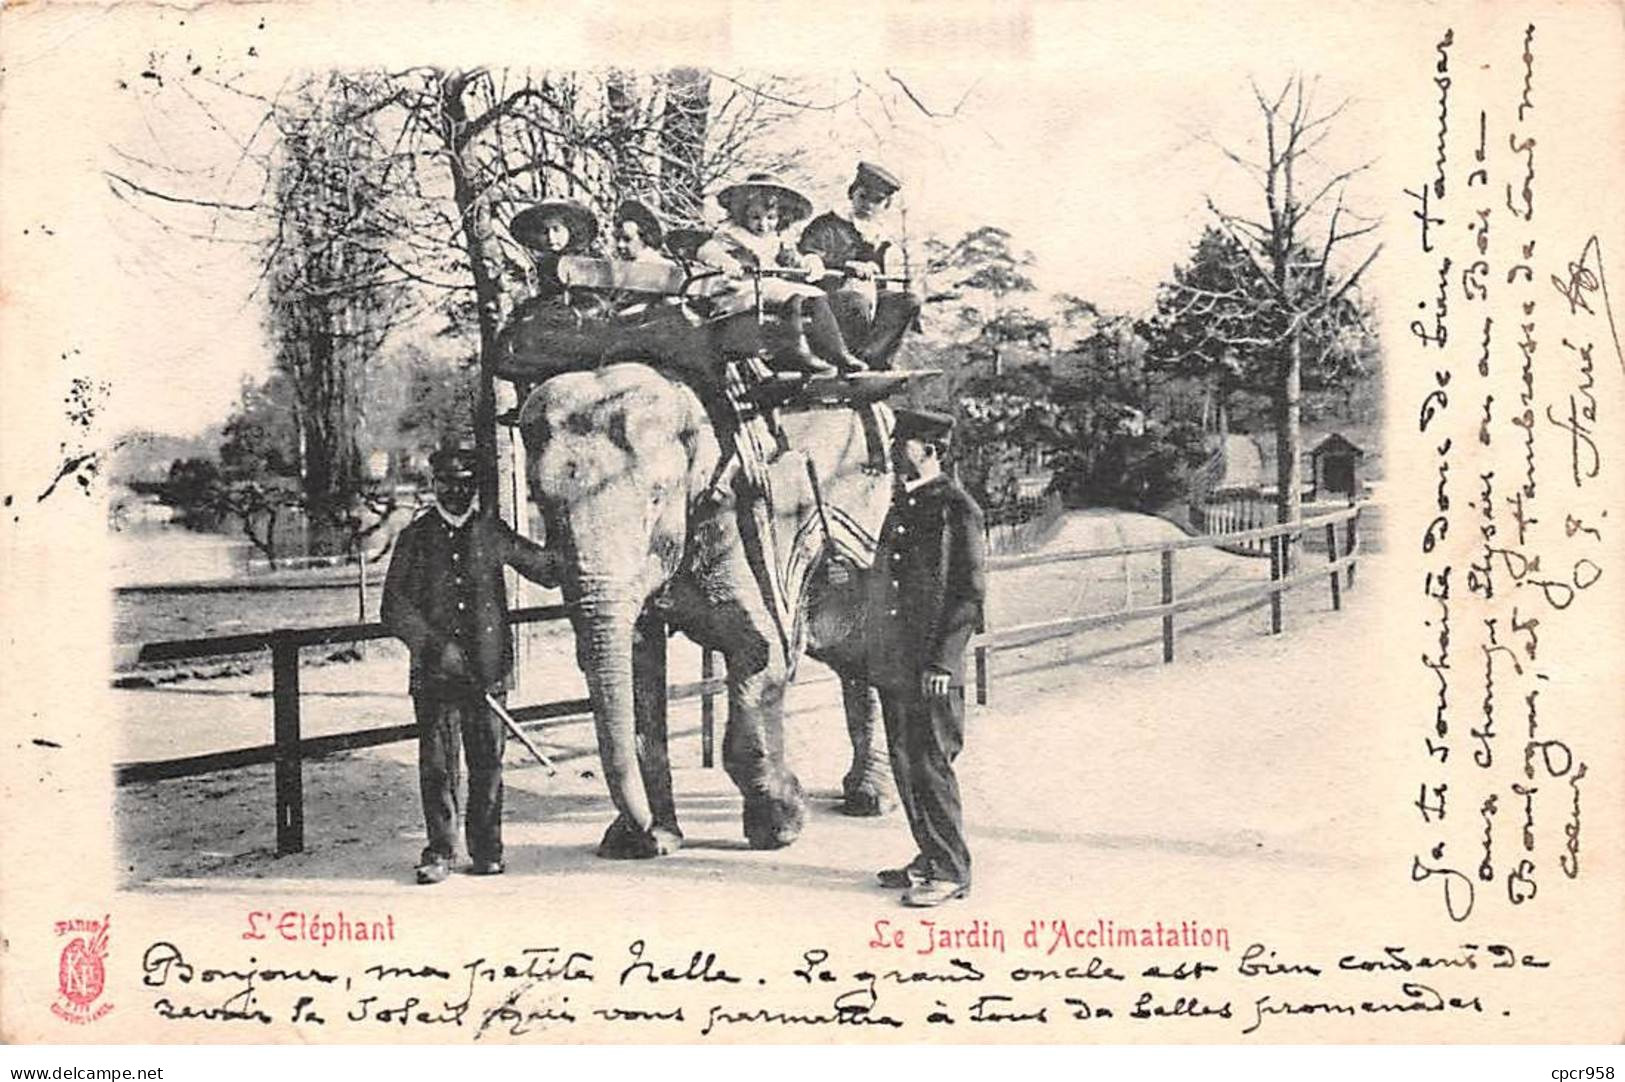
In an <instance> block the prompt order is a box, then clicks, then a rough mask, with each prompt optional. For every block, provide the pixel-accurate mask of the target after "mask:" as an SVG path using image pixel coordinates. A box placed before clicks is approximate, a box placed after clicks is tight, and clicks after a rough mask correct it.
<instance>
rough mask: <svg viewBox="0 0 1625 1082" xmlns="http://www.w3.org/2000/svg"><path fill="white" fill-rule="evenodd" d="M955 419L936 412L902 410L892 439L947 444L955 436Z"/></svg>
mask: <svg viewBox="0 0 1625 1082" xmlns="http://www.w3.org/2000/svg"><path fill="white" fill-rule="evenodd" d="M953 432H954V419H953V418H952V417H950V416H948V414H946V413H938V412H937V411H936V410H917V409H900V410H898V411H897V425H896V427H895V428H893V429H892V438H893V439H897V440H924V441H926V442H927V443H947V442H948V440H949V439H950V438H951V437H952V436H953Z"/></svg>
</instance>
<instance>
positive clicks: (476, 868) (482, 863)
mask: <svg viewBox="0 0 1625 1082" xmlns="http://www.w3.org/2000/svg"><path fill="white" fill-rule="evenodd" d="M507 869H508V866H507V865H506V864H504V863H502V861H500V860H476V861H475V862H474V863H473V864H470V865H469V866H468V874H469V875H501V874H502V873H503V872H505V871H507Z"/></svg>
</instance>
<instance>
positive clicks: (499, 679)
mask: <svg viewBox="0 0 1625 1082" xmlns="http://www.w3.org/2000/svg"><path fill="white" fill-rule="evenodd" d="M429 461H430V468H431V469H432V470H433V472H434V492H435V508H434V510H433V511H430V512H427V513H425V514H422V515H419V516H418V517H417V518H416V519H414V520H413V521H412V523H411V524H410V525H408V526H407V527H406V528H405V529H404V530H402V531H401V533H400V536H399V537H397V538H396V539H395V552H394V555H393V556H391V557H390V561H389V574H388V575H387V576H386V577H385V579H384V600H383V612H382V616H383V622H384V625H385V626H386V627H388V628H389V630H390V632H391V633H393V634H394V635H395V636H397V637H398V638H399V639H400V640H401V641H402V642H404V643H406V645H407V648H408V649H409V650H410V651H411V654H412V674H411V685H410V690H411V693H412V705H413V708H414V710H415V712H416V714H417V723H418V781H419V786H420V789H421V791H422V796H423V820H424V824H425V826H426V827H427V828H428V834H429V843H428V845H427V846H425V847H424V849H423V856H422V858H421V860H420V861H419V862H418V867H417V880H418V882H419V883H439V882H442V881H443V880H445V878H446V877H447V876H448V875H449V874H450V872H451V861H452V856H453V854H454V852H455V851H456V847H457V813H458V775H459V773H460V772H459V769H458V747H457V745H458V742H459V739H460V740H461V743H462V747H463V752H464V753H465V754H466V755H467V757H468V806H467V809H466V834H467V840H468V855H469V858H470V859H471V860H472V861H473V864H472V866H471V867H470V869H469V871H470V872H471V873H472V874H474V875H501V874H502V870H503V864H502V751H503V745H504V743H505V740H506V736H507V734H506V733H505V732H504V730H503V723H502V719H501V718H500V717H498V716H497V714H496V713H495V711H493V710H492V709H491V707H490V705H489V704H488V703H487V702H486V701H485V696H486V694H487V693H490V694H491V695H492V696H493V697H495V698H496V699H497V700H498V701H499V702H500V701H501V699H502V697H503V696H504V695H506V693H507V689H508V687H509V686H510V683H511V674H512V671H513V651H512V639H511V637H510V635H509V631H508V595H507V584H506V583H505V582H504V581H503V571H502V569H503V566H504V565H508V566H511V567H514V568H515V569H517V570H518V571H519V573H520V574H522V575H524V576H525V577H526V578H528V579H531V580H533V581H535V582H538V583H540V584H542V585H544V586H556V585H557V584H558V573H557V567H556V564H555V563H554V559H553V557H552V556H551V555H550V554H549V553H548V552H547V551H546V550H545V549H543V548H542V546H540V545H538V544H536V543H535V542H534V541H529V540H527V539H525V538H523V537H520V536H519V535H518V534H516V533H515V532H514V531H513V530H512V529H510V528H509V527H508V525H507V524H506V523H504V522H502V521H501V520H500V519H499V518H497V517H496V515H494V514H491V513H481V512H480V511H478V510H477V509H476V508H475V506H474V453H473V451H472V450H470V449H466V448H458V449H452V450H443V451H437V452H436V453H435V454H434V455H433V456H432V457H431V458H430V460H429Z"/></svg>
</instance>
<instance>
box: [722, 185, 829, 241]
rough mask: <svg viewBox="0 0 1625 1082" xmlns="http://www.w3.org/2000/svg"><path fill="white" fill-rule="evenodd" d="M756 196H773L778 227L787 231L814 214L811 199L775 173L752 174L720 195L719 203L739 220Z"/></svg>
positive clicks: (731, 216) (735, 219) (729, 186)
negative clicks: (777, 209) (776, 206)
mask: <svg viewBox="0 0 1625 1082" xmlns="http://www.w3.org/2000/svg"><path fill="white" fill-rule="evenodd" d="M755 195H763V196H770V197H772V198H773V199H774V200H775V201H776V202H777V203H778V205H779V213H780V215H781V217H780V219H779V228H781V229H783V228H788V227H789V226H790V225H791V224H793V223H795V222H799V221H801V220H802V219H804V218H806V217H808V216H809V215H811V214H812V200H810V199H808V198H807V197H806V196H804V195H802V194H801V193H800V192H798V191H796V190H795V189H794V188H792V187H790V186H789V185H788V184H785V183H784V182H783V181H781V180H779V179H778V178H777V177H775V176H774V175H773V174H772V173H752V174H750V175H749V176H747V177H746V178H745V179H744V180H742V181H740V182H738V183H737V184H730V185H728V186H727V187H726V188H724V189H722V190H721V191H720V192H718V193H717V202H718V203H720V204H722V209H723V210H725V211H727V212H728V217H729V218H731V219H733V220H734V221H738V220H739V219H740V218H741V217H743V216H744V213H745V205H746V202H747V201H748V200H749V199H750V198H751V197H752V196H755Z"/></svg>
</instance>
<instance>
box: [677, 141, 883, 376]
mask: <svg viewBox="0 0 1625 1082" xmlns="http://www.w3.org/2000/svg"><path fill="white" fill-rule="evenodd" d="M716 199H717V202H718V203H720V204H721V205H722V208H723V209H724V210H726V211H727V212H728V221H727V222H725V223H723V224H722V225H721V226H720V227H718V229H717V231H716V234H715V235H714V236H713V237H712V238H711V239H710V240H708V241H707V242H706V243H705V244H703V245H702V246H701V247H700V250H699V252H698V256H699V259H700V260H701V261H702V262H705V263H709V264H711V265H713V266H716V267H720V268H722V269H723V270H724V271H727V272H728V273H729V275H730V277H731V278H732V282H730V284H729V286H728V287H727V288H726V290H725V291H724V292H723V293H721V294H720V295H718V296H717V297H715V298H714V308H715V310H716V312H717V313H718V314H719V315H722V316H740V317H742V316H744V314H745V313H748V312H750V311H752V310H753V309H754V307H755V304H756V298H757V297H758V296H760V298H761V303H762V306H763V307H764V308H765V309H767V310H768V311H770V312H772V313H774V314H775V315H779V316H782V317H783V319H784V324H785V326H786V327H787V328H788V329H789V331H790V332H791V346H790V348H789V349H788V350H781V351H776V352H773V354H772V355H773V357H774V359H775V360H776V361H779V362H781V363H783V364H785V365H788V366H790V367H792V368H795V369H797V370H800V371H803V372H809V373H813V374H824V373H829V372H833V371H837V370H839V371H842V372H858V371H862V370H863V369H864V368H866V367H867V366H866V365H865V364H864V362H863V361H862V360H861V359H859V358H858V357H857V356H855V355H854V354H853V353H852V352H851V351H850V350H849V349H847V347H846V340H845V339H844V338H842V337H841V330H840V327H839V326H838V325H837V324H836V322H835V316H834V314H833V312H831V310H830V307H829V302H828V299H827V298H826V296H825V294H824V291H823V290H822V289H821V288H819V287H818V286H817V285H814V284H813V282H814V281H816V280H817V279H818V278H820V277H821V276H822V275H823V272H824V263H823V260H821V259H819V258H818V257H817V256H810V257H809V256H804V255H803V254H802V253H800V252H799V251H797V250H796V245H795V239H794V235H793V234H792V233H790V232H789V231H788V230H789V227H790V226H791V225H792V224H794V223H796V222H799V221H801V220H802V219H804V218H806V217H807V216H808V215H809V214H811V213H812V203H811V201H810V200H808V199H807V197H806V196H804V195H802V194H801V193H800V192H798V191H796V190H795V189H794V188H792V187H790V186H789V185H788V184H784V183H782V182H781V181H779V180H778V179H777V178H775V177H774V176H773V175H772V174H771V173H752V174H750V175H749V176H748V177H746V178H745V179H744V180H743V181H741V182H739V183H737V184H730V185H728V186H727V187H726V188H723V189H722V190H721V191H720V192H718V193H717V196H716ZM759 203H765V204H766V207H767V208H768V209H769V210H772V211H776V212H777V214H776V218H775V219H774V220H772V221H771V222H769V220H768V219H767V218H766V217H763V216H760V215H752V214H751V208H752V207H754V206H757V205H758V204H759ZM775 269H778V270H788V271H802V272H805V274H806V275H807V278H806V279H805V280H802V281H794V280H789V279H786V278H782V277H758V278H757V279H756V280H755V281H754V282H751V283H749V284H748V285H747V284H745V283H744V281H743V279H745V278H747V277H748V276H749V274H750V273H751V272H752V271H762V270H775ZM734 329H735V330H737V329H738V328H734Z"/></svg>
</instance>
